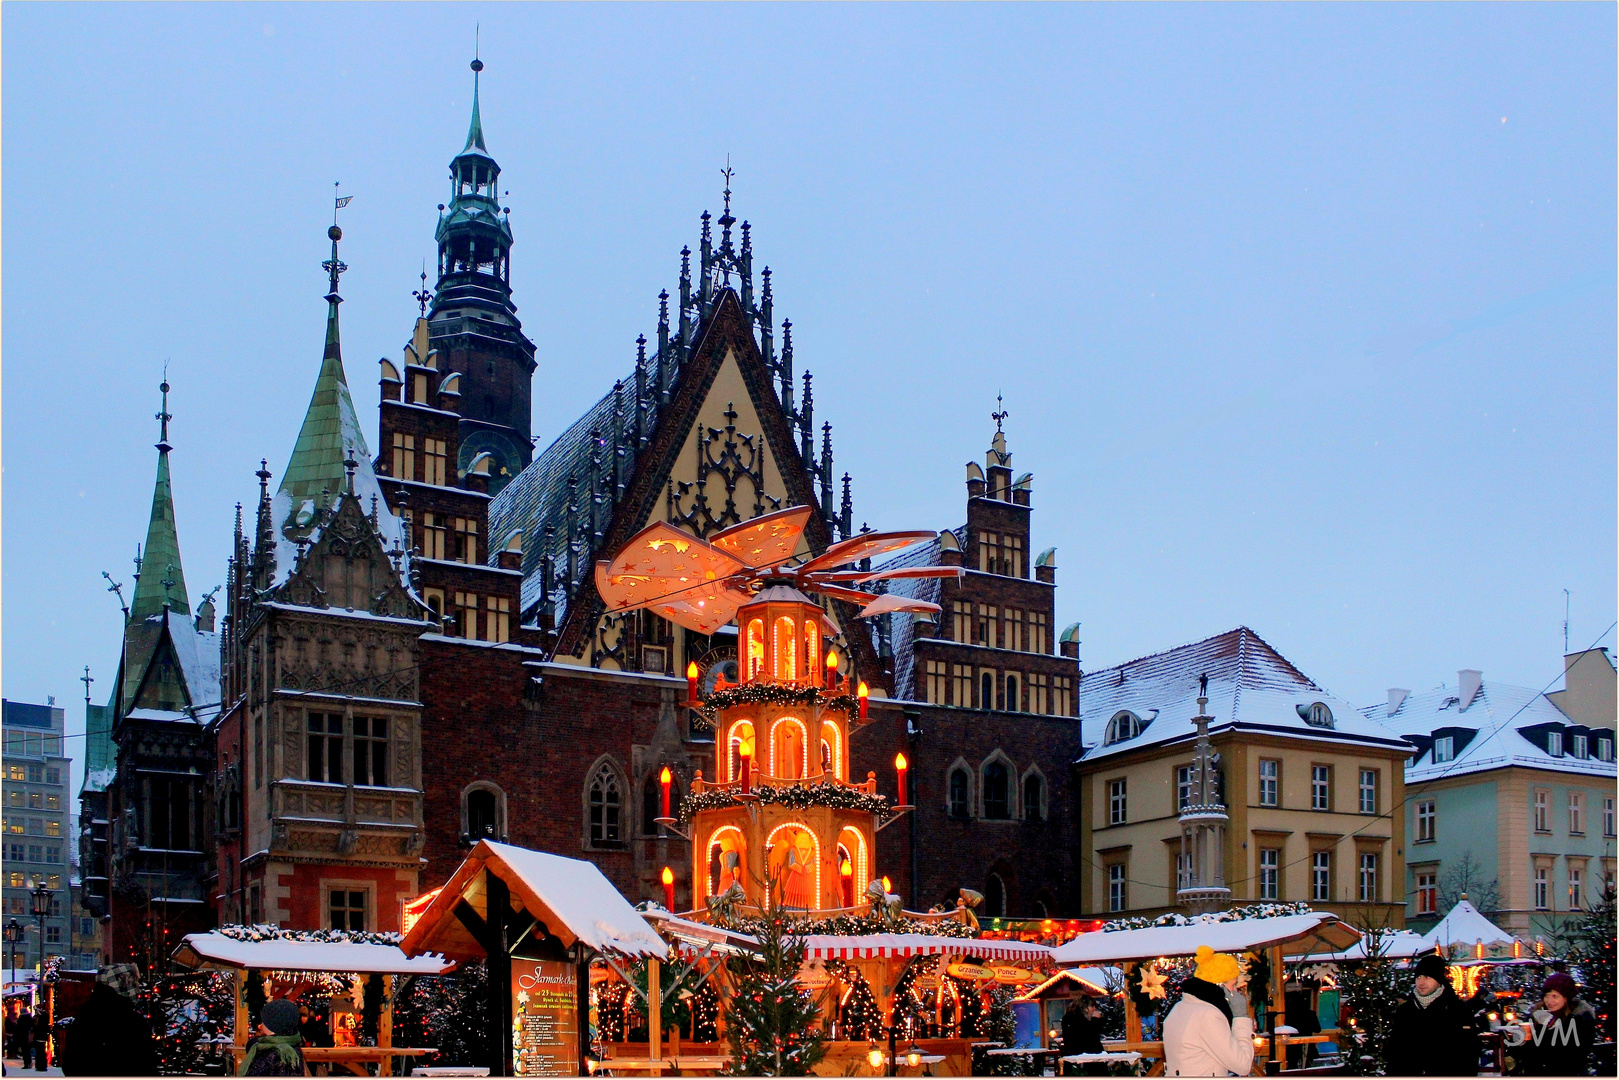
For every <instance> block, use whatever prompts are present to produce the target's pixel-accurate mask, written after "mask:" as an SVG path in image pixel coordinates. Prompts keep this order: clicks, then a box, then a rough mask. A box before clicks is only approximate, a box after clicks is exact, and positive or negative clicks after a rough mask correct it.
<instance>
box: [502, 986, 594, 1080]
mask: <svg viewBox="0 0 1619 1080" xmlns="http://www.w3.org/2000/svg"><path fill="white" fill-rule="evenodd" d="M577 978H578V967H577V965H575V964H573V963H572V962H569V961H565V960H524V959H522V958H521V957H516V956H514V957H512V1065H513V1066H514V1068H515V1069H516V1075H518V1076H578V1075H579V990H578V986H577V985H576V982H575V980H576V979H577Z"/></svg>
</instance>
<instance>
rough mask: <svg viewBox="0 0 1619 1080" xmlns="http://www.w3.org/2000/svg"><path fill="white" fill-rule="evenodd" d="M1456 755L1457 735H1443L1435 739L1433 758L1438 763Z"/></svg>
mask: <svg viewBox="0 0 1619 1080" xmlns="http://www.w3.org/2000/svg"><path fill="white" fill-rule="evenodd" d="M1455 757H1456V737H1455V736H1454V735H1441V736H1440V737H1439V738H1437V739H1435V740H1434V741H1433V760H1434V764H1435V765H1438V764H1440V763H1441V762H1445V761H1450V760H1452V759H1454V758H1455Z"/></svg>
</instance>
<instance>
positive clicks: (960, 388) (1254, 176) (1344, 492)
mask: <svg viewBox="0 0 1619 1080" xmlns="http://www.w3.org/2000/svg"><path fill="white" fill-rule="evenodd" d="M0 18H3V21H4V36H3V44H0V62H3V84H0V89H3V108H0V127H3V133H0V134H3V140H0V141H3V146H4V160H3V166H4V168H3V174H0V183H3V189H0V195H3V199H4V211H5V215H4V241H5V243H4V248H3V254H0V258H3V262H0V272H3V274H4V291H3V297H0V318H3V322H0V348H3V369H0V375H3V391H4V397H3V405H0V407H3V414H0V420H3V436H0V438H3V443H0V450H3V453H4V464H5V466H6V468H5V473H4V489H3V503H0V510H3V512H0V541H3V549H0V551H3V566H0V588H3V594H0V632H3V639H0V681H3V692H4V694H5V695H6V696H7V697H9V698H12V699H17V700H26V701H41V702H42V701H44V700H45V698H46V696H47V695H54V696H55V697H56V699H57V701H58V703H59V704H66V705H68V706H69V708H68V722H69V728H70V730H77V731H82V729H83V722H84V717H83V709H82V698H83V688H82V684H80V683H79V682H78V679H79V678H80V676H81V675H82V674H83V668H84V667H85V665H89V667H90V673H91V675H92V677H94V678H95V680H96V681H95V683H94V684H93V693H94V696H95V699H96V700H97V701H104V700H105V699H106V697H107V695H108V693H109V692H110V689H111V682H112V677H113V672H114V668H115V664H116V661H117V655H118V641H119V633H120V628H121V615H120V613H119V609H118V605H117V602H116V599H115V598H114V597H113V596H111V595H109V594H108V592H107V590H106V583H105V581H104V580H103V578H102V576H101V573H102V571H104V570H105V571H107V572H109V573H111V574H112V575H113V577H114V578H115V579H117V580H119V581H122V582H124V583H125V585H126V592H127V585H128V584H129V578H130V572H131V562H130V560H131V557H132V556H133V555H134V552H135V545H136V544H137V543H139V542H140V541H141V540H142V539H143V538H144V533H145V528H146V522H147V518H148V513H149V507H150V502H151V492H152V479H153V474H154V468H155V457H156V452H155V451H154V450H153V449H152V444H153V443H154V442H155V441H156V440H157V424H156V421H155V420H154V419H153V414H154V413H156V412H157V409H158V392H157V384H158V383H159V381H160V380H161V379H162V377H163V371H164V368H165V365H166V366H167V370H168V377H169V380H170V382H171V383H172V384H173V393H172V395H171V398H170V411H171V412H172V413H173V415H174V421H173V427H172V442H173V444H174V447H175V449H174V453H173V457H172V462H173V472H174V491H175V499H176V504H177V506H176V510H177V518H178V526H179V534H180V544H181V551H182V554H183V558H184V565H185V573H186V580H187V584H188V586H189V591H190V594H191V597H192V599H193V603H195V602H196V601H197V600H198V599H199V598H200V597H201V596H202V594H203V593H205V592H206V591H208V590H209V589H211V588H213V587H214V586H216V585H218V584H220V583H221V582H222V581H223V580H224V574H225V562H226V558H227V557H228V554H229V545H230V536H231V528H232V520H233V513H234V506H235V504H236V503H237V502H238V501H246V502H247V503H248V504H249V505H250V506H251V500H252V498H253V497H254V495H255V493H256V481H255V480H254V477H253V472H254V470H255V469H257V468H258V462H259V459H260V458H261V457H263V458H267V459H268V460H269V465H270V468H271V470H272V471H274V472H275V473H276V474H277V475H279V473H280V471H281V469H282V468H283V467H284V466H285V463H286V460H287V457H288V455H289V454H290V452H291V448H292V443H293V440H294V437H295V435H296V432H297V428H298V424H299V422H300V420H301V419H302V416H303V413H304V409H305V406H306V404H307V402H308V398H309V394H310V392H311V390H312V388H313V384H314V380H315V375H316V371H317V368H318V366H319V362H320V355H321V343H322V340H323V331H324V320H325V304H324V302H323V301H322V300H321V297H322V295H323V294H324V292H325V291H326V281H325V276H324V274H323V272H322V271H321V269H320V262H321V260H323V259H325V258H326V257H327V255H328V242H327V240H326V237H325V230H326V228H327V226H328V225H330V223H331V214H332V197H333V183H334V181H336V182H340V183H341V185H342V187H341V190H342V192H343V194H345V195H353V196H354V201H353V203H352V204H351V205H350V206H349V207H348V208H347V209H345V210H344V211H343V222H342V224H343V229H344V241H343V249H342V255H343V259H344V261H346V262H347V263H348V264H349V266H350V267H351V269H350V270H349V272H348V273H347V274H346V275H344V277H343V283H342V286H343V294H344V297H345V300H346V303H345V304H344V306H343V337H344V353H345V358H346V363H347V370H348V374H349V380H350V384H351V386H352V387H353V389H354V395H355V399H356V405H357V407H358V408H359V410H360V414H361V416H362V417H364V418H368V419H366V420H365V423H366V426H367V428H368V430H369V431H370V432H371V433H372V434H373V437H374V432H375V427H374V424H375V416H376V412H375V409H376V399H377V390H376V382H375V379H376V368H375V366H374V364H375V359H376V358H377V357H380V356H389V357H395V356H397V355H398V353H399V351H400V349H401V348H402V346H403V345H404V343H405V341H406V340H407V339H408V337H409V333H410V329H411V323H412V320H413V318H414V316H415V314H416V305H415V303H414V301H413V300H412V299H411V296H410V293H411V291H412V290H413V289H415V288H417V287H419V285H420V281H419V278H418V274H419V273H420V271H421V267H422V262H423V260H424V259H426V260H427V261H428V262H429V263H431V261H432V258H433V239H432V230H433V225H434V221H435V218H436V211H435V206H436V205H437V204H438V203H439V202H442V201H445V200H446V199H447V197H448V194H449V183H448V171H447V165H448V162H449V159H450V158H451V157H452V156H453V155H454V154H455V152H456V151H458V150H459V149H460V147H461V145H462V142H463V140H464V138H465V133H466V127H467V119H468V115H469V111H470V106H471V92H472V76H471V72H470V71H469V70H468V67H467V65H468V62H469V61H470V60H471V59H472V56H473V49H474V42H475V40H476V41H477V44H478V48H479V50H480V52H481V58H482V59H483V61H484V63H485V65H486V68H485V70H484V72H483V84H482V85H483V91H482V99H481V101H482V115H483V120H484V127H485V131H486V133H487V136H488V141H489V148H490V151H491V152H492V153H493V155H494V156H495V157H496V158H497V159H498V161H499V162H500V164H501V166H502V169H503V173H502V181H503V185H504V186H505V187H506V188H507V189H508V190H509V195H508V196H507V199H506V201H507V204H508V205H509V206H510V207H511V222H512V229H513V231H514V233H515V235H516V246H515V248H514V250H513V257H512V261H513V268H512V280H513V289H514V292H515V299H516V302H517V304H518V306H519V313H520V316H521V318H522V319H523V320H524V325H525V329H526V332H527V333H528V334H529V336H530V337H531V338H532V339H533V340H534V341H535V343H536V346H537V352H538V360H539V367H538V370H537V371H536V372H535V376H534V431H535V432H536V434H537V435H538V436H539V438H540V445H541V446H542V447H543V445H544V444H545V443H546V442H548V441H549V440H550V438H552V437H553V436H555V435H556V434H558V433H559V432H560V431H561V430H562V429H563V428H564V427H565V426H566V425H567V423H568V422H569V421H570V420H571V419H573V418H574V417H575V416H577V415H578V413H579V412H580V411H582V410H583V409H584V408H585V407H587V406H588V405H589V404H590V403H592V402H593V401H595V400H596V399H597V398H598V397H599V396H600V395H601V394H602V393H604V392H605V391H606V390H607V389H608V388H610V386H611V384H612V381H613V380H614V379H615V378H618V377H621V376H622V375H623V374H624V373H626V372H627V371H628V370H630V367H631V365H632V363H633V357H634V349H635V345H634V342H635V337H636V335H637V334H640V333H646V334H648V335H649V336H651V335H653V334H654V331H655V326H656V311H657V299H656V297H657V293H658V290H659V289H660V288H665V287H667V288H670V289H671V290H673V289H674V288H675V285H676V281H677V274H678V267H679V255H678V253H679V251H680V248H681V245H682V244H691V245H693V246H695V245H696V243H697V237H698V228H699V221H698V216H699V214H700V213H701V212H702V211H703V210H704V209H709V210H712V211H714V212H716V213H717V212H718V210H719V204H720V189H721V187H722V181H721V178H720V169H721V168H722V167H723V166H724V165H725V163H726V161H727V160H729V161H730V163H731V165H732V166H733V167H734V168H735V169H736V178H735V180H734V182H733V185H732V186H733V188H734V190H735V192H736V195H735V208H736V210H737V213H738V215H739V216H740V217H743V218H746V219H748V220H749V221H751V222H752V223H753V226H754V233H753V236H754V247H755V252H756V259H757V262H758V263H760V264H767V265H769V266H770V267H771V269H772V271H773V273H774V291H775V296H776V311H777V313H778V318H780V317H786V318H790V319H791V320H792V322H793V331H794V339H795V346H796V357H797V361H796V362H797V365H798V366H799V368H800V370H802V369H804V368H808V369H809V370H811V371H813V372H814V375H815V398H816V416H817V419H818V420H819V419H823V418H824V419H828V420H830V421H831V422H832V423H833V424H834V432H833V441H834V446H835V450H836V460H837V468H838V471H839V473H840V474H841V472H843V471H844V470H845V469H847V470H848V471H849V472H851V473H852V474H853V476H854V493H855V517H856V521H857V522H861V521H865V522H869V523H870V524H871V525H872V526H873V527H876V528H917V527H933V528H947V527H951V526H954V525H958V524H960V523H961V521H962V520H964V516H965V507H964V501H965V489H964V487H963V481H964V479H965V472H964V464H965V463H966V462H967V461H969V460H974V459H976V460H980V461H981V460H982V456H983V453H984V450H985V448H986V446H987V444H988V441H989V437H990V435H991V433H992V432H993V423H992V421H991V420H990V413H991V412H992V411H994V410H995V408H996V400H997V395H999V396H1000V397H1002V398H1003V399H1004V403H1005V406H1004V407H1005V408H1006V410H1007V412H1008V413H1009V417H1008V419H1007V420H1006V430H1007V441H1008V446H1009V448H1010V449H1011V450H1012V452H1013V454H1014V468H1015V469H1016V470H1017V471H1018V472H1019V473H1021V472H1023V471H1032V472H1033V473H1034V487H1033V503H1034V509H1035V513H1034V519H1033V520H1034V524H1033V528H1034V539H1033V546H1034V550H1036V551H1039V550H1043V549H1044V548H1047V547H1056V549H1057V564H1058V567H1059V570H1058V584H1059V589H1058V591H1057V616H1058V619H1057V624H1058V626H1059V627H1061V626H1066V625H1068V624H1070V623H1073V622H1079V623H1081V630H1080V635H1079V636H1080V638H1081V639H1082V645H1081V647H1080V656H1081V658H1082V662H1083V666H1084V667H1085V668H1087V669H1091V668H1098V667H1105V666H1109V665H1112V664H1115V663H1120V662H1123V661H1125V660H1129V659H1131V658H1134V657H1137V656H1141V655H1144V654H1147V653H1152V652H1156V651H1159V650H1162V649H1166V648H1170V647H1172V646H1175V645H1177V644H1181V643H1184V642H1188V641H1193V640H1198V639H1200V638H1203V637H1206V636H1208V635H1212V634H1215V633H1219V632H1221V631H1224V630H1228V629H1230V628H1232V627H1234V626H1237V625H1247V626H1249V627H1251V628H1253V629H1254V630H1255V631H1256V632H1257V633H1259V634H1260V635H1261V636H1262V637H1264V638H1265V639H1266V640H1267V641H1269V642H1270V643H1271V644H1272V645H1274V646H1275V647H1276V648H1277V649H1279V650H1280V651H1281V652H1282V653H1283V654H1284V655H1285V656H1287V657H1288V658H1289V659H1291V660H1292V661H1293V662H1294V663H1295V664H1296V665H1297V666H1298V667H1300V668H1301V669H1302V670H1303V671H1304V672H1306V673H1307V674H1308V675H1310V676H1311V677H1312V678H1314V679H1315V680H1316V681H1317V682H1318V683H1320V684H1321V685H1323V686H1324V687H1326V688H1327V689H1329V690H1330V691H1331V692H1333V693H1334V694H1336V695H1338V696H1340V697H1344V698H1348V699H1349V700H1351V701H1354V702H1356V703H1357V704H1370V703H1372V702H1374V701H1377V700H1380V699H1381V698H1382V697H1383V695H1384V692H1385V689H1386V688H1387V687H1390V686H1402V687H1409V688H1413V689H1418V690H1421V689H1427V688H1431V687H1434V686H1437V685H1439V684H1440V683H1441V682H1450V683H1452V684H1453V683H1454V682H1455V679H1456V672H1457V670H1458V669H1460V668H1469V667H1470V668H1478V669H1481V670H1482V671H1483V672H1484V677H1485V678H1486V679H1487V680H1489V679H1499V680H1503V681H1506V682H1511V683H1516V684H1520V685H1525V686H1532V687H1536V688H1539V687H1543V686H1544V687H1556V686H1558V685H1560V683H1559V676H1560V673H1561V668H1562V663H1561V655H1562V653H1563V647H1564V637H1563V634H1564V629H1563V624H1564V611H1565V594H1564V590H1565V589H1566V590H1568V592H1569V600H1568V611H1569V622H1568V643H1569V646H1570V647H1571V648H1575V649H1578V648H1582V647H1586V646H1590V645H1594V644H1602V645H1608V646H1611V645H1613V643H1614V633H1613V623H1614V619H1615V594H1616V588H1619V586H1616V581H1615V562H1616V560H1615V543H1616V538H1615V516H1616V506H1615V490H1616V475H1615V473H1616V460H1615V440H1616V431H1615V395H1616V386H1615V355H1616V341H1615V322H1616V311H1615V292H1616V281H1615V270H1614V268H1615V264H1616V244H1615V232H1616V228H1615V227H1616V222H1615V205H1616V191H1615V173H1616V156H1615V154H1616V150H1615V114H1616V100H1615V84H1616V71H1615V55H1616V40H1615V9H1614V8H1613V6H1612V5H1597V4H1557V5H1552V4H1540V5H1507V4H1494V5H1464V4H1447V5H1402V4H1382V5H1349V4H1299V5H1242V6H1228V5H1172V4H1154V5H1101V4H1089V5H1081V6H1063V5H1054V4H1046V5H1035V6H1011V5H993V6H977V5H966V4H962V5H950V6H942V7H934V6H924V5H905V6H883V5H875V4H873V5H859V6H839V5H834V4H824V5H815V6H778V5H762V4H760V5H732V6H683V5H652V6H640V5H634V4H620V5H604V6H572V5H534V6H522V5H510V4H483V3H478V2H469V3H460V4H454V5H432V4H420V5H399V6H390V5H383V4H365V5H338V6H329V5H320V4H273V5H254V4H231V5H207V4H186V5H180V6H164V5H108V6H79V5H73V4H19V3H7V4H5V5H4V6H3V8H0ZM371 449H372V450H373V452H374V451H375V449H376V448H375V447H372V448H371ZM75 756H78V757H82V751H80V750H77V749H75ZM76 772H77V770H76ZM76 783H77V778H76V779H75V784H76Z"/></svg>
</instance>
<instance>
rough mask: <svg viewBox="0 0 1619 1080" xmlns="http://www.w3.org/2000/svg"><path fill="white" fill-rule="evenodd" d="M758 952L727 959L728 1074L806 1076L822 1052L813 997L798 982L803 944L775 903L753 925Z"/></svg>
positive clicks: (823, 1045)
mask: <svg viewBox="0 0 1619 1080" xmlns="http://www.w3.org/2000/svg"><path fill="white" fill-rule="evenodd" d="M756 932H757V936H758V938H759V951H758V952H757V953H739V954H737V955H735V956H731V957H729V958H727V959H726V961H725V968H726V972H727V974H728V975H729V976H730V984H731V993H730V998H729V1000H728V1001H727V1002H726V1010H725V1033H726V1036H727V1037H728V1038H729V1040H730V1043H731V1061H730V1063H729V1065H727V1066H726V1070H725V1071H726V1073H727V1074H728V1075H731V1076H808V1075H810V1072H811V1070H813V1069H814V1067H815V1065H816V1064H817V1063H818V1062H820V1060H821V1058H822V1057H824V1056H825V1055H826V1034H825V1032H824V1031H822V1030H821V1026H820V1023H819V1020H818V1017H817V1010H816V1007H815V997H814V995H813V994H811V993H810V992H809V991H808V990H806V989H805V988H804V987H803V986H801V985H800V984H799V981H798V973H799V969H800V968H801V967H802V966H803V963H804V956H805V953H806V951H807V950H806V947H805V944H804V939H803V938H802V937H801V936H798V935H796V934H795V932H794V926H793V923H792V921H791V920H790V918H789V916H788V914H787V912H785V911H784V910H782V908H781V907H780V906H779V905H776V906H772V907H771V908H770V909H769V910H767V911H766V912H765V914H764V917H763V919H762V920H761V921H760V925H759V926H758V927H757V931H756Z"/></svg>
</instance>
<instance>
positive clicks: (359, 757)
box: [354, 716, 388, 787]
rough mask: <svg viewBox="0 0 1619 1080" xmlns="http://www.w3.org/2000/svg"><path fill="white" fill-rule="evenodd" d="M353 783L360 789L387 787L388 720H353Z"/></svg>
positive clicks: (363, 717) (373, 718)
mask: <svg viewBox="0 0 1619 1080" xmlns="http://www.w3.org/2000/svg"><path fill="white" fill-rule="evenodd" d="M354 782H355V783H356V784H357V785H359V786H361V787H387V786H388V718H387V717H385V716H356V717H355V718H354Z"/></svg>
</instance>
